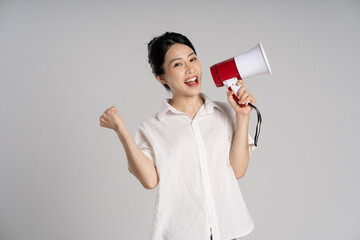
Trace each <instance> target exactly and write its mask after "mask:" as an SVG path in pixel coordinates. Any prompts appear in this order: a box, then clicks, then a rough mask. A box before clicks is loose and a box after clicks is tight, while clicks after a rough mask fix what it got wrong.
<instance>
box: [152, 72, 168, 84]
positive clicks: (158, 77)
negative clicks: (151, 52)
mask: <svg viewBox="0 0 360 240" xmlns="http://www.w3.org/2000/svg"><path fill="white" fill-rule="evenodd" d="M154 76H155V78H156V80H158V81H159V82H160V83H162V84H167V81H166V80H165V77H164V75H156V74H154Z"/></svg>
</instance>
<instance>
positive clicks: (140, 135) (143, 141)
mask: <svg viewBox="0 0 360 240" xmlns="http://www.w3.org/2000/svg"><path fill="white" fill-rule="evenodd" d="M144 132H145V131H144V130H143V129H142V128H138V129H137V130H136V132H135V143H136V145H137V146H138V147H139V148H140V150H141V151H142V152H143V153H144V155H145V156H146V157H148V158H149V159H150V160H151V161H152V163H153V164H154V165H155V166H156V161H155V153H154V149H153V147H152V145H151V143H150V141H149V138H148V137H147V136H146V134H145V133H144Z"/></svg>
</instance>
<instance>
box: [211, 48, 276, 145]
mask: <svg viewBox="0 0 360 240" xmlns="http://www.w3.org/2000/svg"><path fill="white" fill-rule="evenodd" d="M210 71H211V76H212V78H213V80H214V83H215V85H216V86H217V87H222V86H224V85H225V86H226V87H227V88H228V89H229V90H230V91H234V93H233V98H234V100H235V101H236V103H237V104H239V105H240V106H241V107H245V106H247V105H250V106H251V107H253V108H254V109H255V110H256V112H257V116H258V122H257V124H256V132H255V139H254V144H255V146H257V141H258V138H259V134H260V127H261V122H262V118H261V114H260V112H259V110H258V109H257V108H256V107H255V106H254V105H252V104H251V103H250V101H249V102H247V103H245V104H240V103H239V99H238V97H237V93H238V91H239V89H240V87H241V85H239V86H237V85H236V83H237V81H238V80H240V79H244V78H248V77H251V76H255V75H258V74H263V73H268V74H271V73H272V72H271V68H270V64H269V61H268V60H267V57H266V54H265V51H264V48H263V46H262V44H261V43H259V44H258V45H257V46H255V47H254V48H253V49H251V50H249V51H247V52H245V53H243V54H241V55H239V56H237V57H233V58H229V59H227V60H225V61H222V62H220V63H217V64H214V65H212V66H211V67H210Z"/></svg>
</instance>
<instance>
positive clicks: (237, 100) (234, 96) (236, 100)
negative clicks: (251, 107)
mask: <svg viewBox="0 0 360 240" xmlns="http://www.w3.org/2000/svg"><path fill="white" fill-rule="evenodd" d="M228 89H229V90H230V91H233V89H232V88H231V87H228ZM232 96H233V99H234V100H235V102H236V103H237V104H238V105H240V107H246V106H247V105H248V104H249V103H250V101H248V102H247V103H245V104H241V103H239V101H240V100H239V98H238V97H237V96H236V94H235V93H233V95H232Z"/></svg>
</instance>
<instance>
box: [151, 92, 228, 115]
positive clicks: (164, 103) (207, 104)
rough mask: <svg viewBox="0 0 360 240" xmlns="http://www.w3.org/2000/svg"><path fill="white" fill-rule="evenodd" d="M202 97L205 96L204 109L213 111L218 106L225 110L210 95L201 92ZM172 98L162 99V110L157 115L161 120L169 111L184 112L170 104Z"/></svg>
mask: <svg viewBox="0 0 360 240" xmlns="http://www.w3.org/2000/svg"><path fill="white" fill-rule="evenodd" d="M200 97H201V98H203V99H204V100H205V102H204V109H205V111H206V112H207V113H212V112H213V111H214V107H216V108H218V109H219V110H221V111H222V112H224V110H223V109H222V108H221V107H220V105H219V104H217V103H215V102H213V101H212V100H211V99H210V98H209V97H208V96H206V95H205V94H204V93H200ZM170 100H171V99H169V98H165V99H164V100H163V101H162V104H161V107H160V111H159V112H158V113H157V117H158V119H159V120H161V118H162V117H163V116H164V115H165V114H166V113H167V112H168V111H171V112H173V113H177V114H183V112H181V111H179V110H177V109H176V108H174V107H173V106H171V105H170V104H169V102H170Z"/></svg>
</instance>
